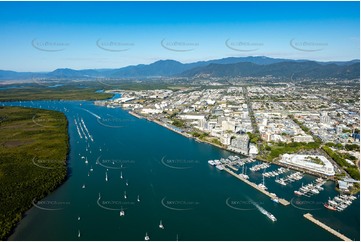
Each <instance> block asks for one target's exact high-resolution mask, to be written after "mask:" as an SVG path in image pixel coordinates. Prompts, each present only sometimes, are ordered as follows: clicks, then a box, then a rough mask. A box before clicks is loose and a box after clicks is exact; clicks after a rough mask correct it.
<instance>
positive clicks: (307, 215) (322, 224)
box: [303, 213, 352, 241]
mask: <svg viewBox="0 0 361 242" xmlns="http://www.w3.org/2000/svg"><path fill="white" fill-rule="evenodd" d="M303 217H305V218H306V219H308V220H310V221H311V222H313V223H314V224H317V225H318V226H320V227H321V228H323V229H325V230H326V231H328V232H330V233H331V234H333V235H335V236H337V237H338V238H340V239H342V240H343V241H352V240H351V239H349V238H347V237H346V236H345V235H343V234H341V233H339V232H337V231H336V230H334V229H333V228H331V227H329V226H327V225H326V224H324V223H322V222H320V221H319V220H317V219H315V218H314V217H313V216H312V214H310V213H306V214H304V215H303Z"/></svg>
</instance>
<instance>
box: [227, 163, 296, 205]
mask: <svg viewBox="0 0 361 242" xmlns="http://www.w3.org/2000/svg"><path fill="white" fill-rule="evenodd" d="M224 170H225V171H226V172H228V173H229V174H231V175H232V176H234V177H236V178H238V179H239V180H241V181H243V182H244V183H246V184H248V185H250V186H251V187H253V188H255V189H257V190H258V191H260V192H262V193H263V194H265V195H266V196H269V197H270V198H276V196H274V195H271V193H269V192H268V191H266V190H264V189H262V188H260V187H258V186H257V184H255V183H253V182H250V181H248V180H247V179H244V178H243V177H240V176H239V175H238V174H237V173H235V172H233V171H232V170H230V169H228V168H227V167H225V168H224ZM278 201H279V203H280V204H282V205H284V206H287V205H289V204H290V202H289V201H287V200H285V199H283V198H278Z"/></svg>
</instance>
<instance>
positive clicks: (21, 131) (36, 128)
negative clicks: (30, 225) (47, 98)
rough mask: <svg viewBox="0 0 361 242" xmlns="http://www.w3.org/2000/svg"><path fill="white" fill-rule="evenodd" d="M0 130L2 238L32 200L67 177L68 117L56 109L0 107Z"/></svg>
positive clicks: (47, 192)
mask: <svg viewBox="0 0 361 242" xmlns="http://www.w3.org/2000/svg"><path fill="white" fill-rule="evenodd" d="M0 133H1V140H0V184H1V186H0V204H1V206H0V239H1V240H4V239H6V236H8V235H9V233H10V232H11V230H12V229H13V228H14V227H15V226H16V224H17V223H18V222H19V221H20V219H21V217H22V215H23V213H24V212H25V211H26V210H28V209H29V208H30V207H31V206H32V201H33V199H35V200H39V199H41V198H43V197H45V196H46V195H47V194H49V193H50V192H51V191H53V190H54V189H55V188H56V187H58V186H59V185H60V184H61V183H62V182H63V181H64V179H65V178H66V172H67V170H66V169H67V167H66V157H67V153H68V133H67V120H66V118H65V116H64V115H63V114H62V113H59V112H55V111H48V110H41V109H33V108H20V107H1V108H0ZM35 164H38V165H39V166H41V167H39V166H37V165H35ZM42 167H48V168H50V169H45V168H42Z"/></svg>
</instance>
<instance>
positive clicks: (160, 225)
mask: <svg viewBox="0 0 361 242" xmlns="http://www.w3.org/2000/svg"><path fill="white" fill-rule="evenodd" d="M159 228H160V229H164V226H163V223H162V220H161V221H160V223H159Z"/></svg>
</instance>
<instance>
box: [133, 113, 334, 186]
mask: <svg viewBox="0 0 361 242" xmlns="http://www.w3.org/2000/svg"><path fill="white" fill-rule="evenodd" d="M128 113H129V114H131V115H132V116H135V117H137V118H139V119H147V120H149V121H151V122H154V123H156V124H158V125H160V126H163V127H165V128H167V129H169V130H171V131H173V132H175V133H177V134H180V135H182V136H184V137H187V138H191V139H194V140H195V141H197V142H202V143H206V144H210V145H213V146H215V147H217V148H220V149H223V150H226V151H229V152H232V153H234V154H237V155H241V156H243V157H248V158H254V159H256V160H258V161H262V162H267V163H271V164H274V165H277V166H281V167H286V168H290V169H292V170H296V171H299V172H302V173H305V174H308V175H312V176H317V177H322V178H323V179H326V180H330V181H336V179H335V177H328V176H325V175H322V174H320V173H317V172H312V171H309V170H305V169H302V168H299V167H296V166H292V165H286V164H283V163H280V162H278V161H268V160H264V159H262V158H259V157H254V156H250V155H245V154H242V153H238V152H235V151H234V150H231V149H228V148H226V147H223V146H221V145H217V144H214V143H212V142H209V141H206V140H201V139H199V138H197V137H193V136H192V135H190V134H188V133H185V132H180V131H178V130H175V129H173V128H172V127H170V126H169V125H167V124H165V123H163V122H161V121H159V120H157V119H152V118H147V117H145V116H142V115H141V114H138V113H135V112H133V111H129V110H128Z"/></svg>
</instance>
